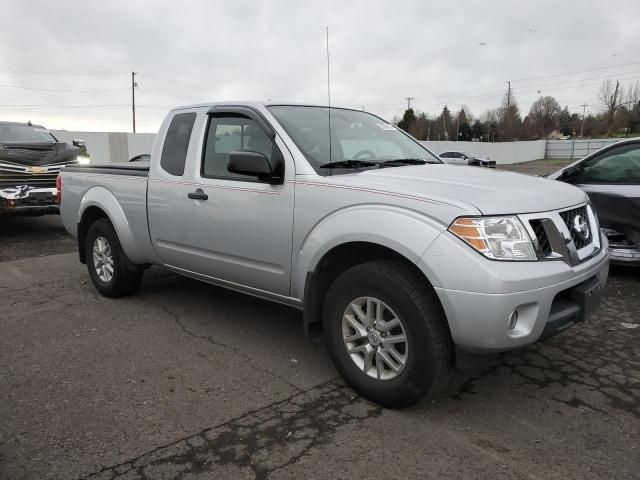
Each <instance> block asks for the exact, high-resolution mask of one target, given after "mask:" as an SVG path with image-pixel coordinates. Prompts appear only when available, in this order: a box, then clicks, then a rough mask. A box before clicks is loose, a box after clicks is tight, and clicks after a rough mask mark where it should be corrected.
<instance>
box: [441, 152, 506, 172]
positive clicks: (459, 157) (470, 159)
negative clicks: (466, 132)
mask: <svg viewBox="0 0 640 480" xmlns="http://www.w3.org/2000/svg"><path fill="white" fill-rule="evenodd" d="M438 156H439V157H440V158H441V159H442V161H443V162H444V163H448V164H450V165H471V166H473V167H488V168H496V162H495V161H494V160H489V159H488V158H483V157H474V156H472V155H469V154H468V153H465V152H443V153H441V154H440V155H438Z"/></svg>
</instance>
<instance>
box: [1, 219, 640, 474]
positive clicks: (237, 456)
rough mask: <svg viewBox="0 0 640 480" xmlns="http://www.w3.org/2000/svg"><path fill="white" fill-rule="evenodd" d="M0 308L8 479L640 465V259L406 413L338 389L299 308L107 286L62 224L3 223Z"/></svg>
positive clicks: (163, 276)
mask: <svg viewBox="0 0 640 480" xmlns="http://www.w3.org/2000/svg"><path fill="white" fill-rule="evenodd" d="M30 229H31V230H33V237H34V238H33V239H32V238H31V235H30V233H29V231H30ZM48 229H51V231H52V233H53V234H54V236H53V239H52V241H51V243H50V244H47V250H46V253H50V254H49V255H45V256H41V255H42V254H43V245H44V244H43V243H42V241H43V238H45V236H44V234H43V233H44V232H46V231H47V230H48ZM36 230H37V232H36ZM12 238H17V239H18V243H19V248H16V247H15V245H13V246H12ZM0 312H1V313H0V387H1V388H0V478H2V479H3V480H4V479H8V480H9V479H11V480H12V479H85V478H90V479H174V478H175V479H191V480H193V479H211V478H214V479H217V478H272V479H290V478H291V479H293V478H296V479H297V478H301V477H308V478H340V479H356V478H465V479H466V478H486V479H496V478H498V479H519V478H533V479H543V478H545V479H546V478H557V479H600V478H614V479H627V478H629V479H630V478H640V451H639V450H640V328H628V327H629V326H630V325H635V324H638V323H640V271H638V270H636V271H634V270H629V269H627V270H625V269H619V268H612V271H611V274H610V279H609V285H608V287H607V290H606V297H605V300H604V303H603V305H602V309H601V310H600V312H599V313H597V314H596V315H595V316H593V317H592V318H590V319H589V320H588V321H587V322H586V323H585V324H582V325H578V326H575V327H573V328H571V329H569V330H568V331H566V332H563V333H561V334H559V335H557V336H556V337H553V338H551V339H549V340H548V341H546V342H544V343H541V344H537V345H533V346H530V347H527V348H524V349H520V350H517V351H514V352H510V353H507V354H503V355H500V356H499V357H495V358H491V359H489V360H488V362H487V363H488V364H484V365H482V366H479V367H478V368H477V369H475V370H470V371H464V372H457V373H456V374H455V375H454V378H453V380H452V382H451V385H450V386H449V388H448V389H447V390H446V391H444V392H443V393H442V394H441V395H440V396H439V397H438V398H437V399H436V400H435V401H432V402H422V403H420V404H418V405H416V406H415V407H412V408H409V409H405V410H400V411H392V410H386V409H382V408H380V407H378V406H377V405H374V404H372V403H370V402H368V401H366V400H364V399H362V398H360V397H358V396H357V395H355V394H354V392H353V391H351V390H350V389H349V388H348V387H346V386H345V385H344V384H343V382H342V381H341V380H340V379H339V378H338V376H337V374H336V372H335V370H334V369H333V367H332V365H331V362H330V360H329V357H328V355H327V353H326V351H325V349H324V346H323V344H322V343H321V342H309V341H307V340H305V339H304V336H303V334H302V324H301V314H300V312H298V311H296V310H293V309H290V308H287V307H284V306H281V305H276V304H272V303H268V302H265V301H262V300H258V299H254V298H250V297H246V296H243V295H240V294H237V293H234V292H229V291H226V290H223V289H220V288H217V287H213V286H210V285H206V284H202V283H199V282H197V281H194V280H190V279H186V278H182V277H179V276H176V275H174V274H172V273H169V272H166V271H164V270H162V269H155V268H154V269H152V270H151V271H149V272H147V274H146V275H145V280H144V282H143V286H142V288H141V290H140V292H139V293H138V294H136V295H134V296H132V297H128V298H125V299H119V300H111V299H107V298H104V297H101V296H100V295H98V294H97V293H96V292H95V290H94V289H93V287H92V285H91V283H90V280H89V277H88V274H87V272H86V270H85V268H84V266H82V265H80V264H79V263H78V261H77V256H76V254H75V253H74V251H73V241H71V240H70V239H69V238H68V237H66V236H65V235H64V234H61V233H60V225H59V218H58V217H42V218H32V219H24V220H20V221H18V219H10V220H8V221H7V219H2V218H0Z"/></svg>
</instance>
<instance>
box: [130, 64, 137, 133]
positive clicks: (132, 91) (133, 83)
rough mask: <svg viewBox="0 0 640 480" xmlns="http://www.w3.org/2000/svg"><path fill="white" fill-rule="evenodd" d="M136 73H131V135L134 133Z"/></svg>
mask: <svg viewBox="0 0 640 480" xmlns="http://www.w3.org/2000/svg"><path fill="white" fill-rule="evenodd" d="M137 86H138V84H137V83H136V72H131V113H132V114H133V133H136V87H137Z"/></svg>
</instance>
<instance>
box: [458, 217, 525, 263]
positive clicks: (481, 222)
mask: <svg viewBox="0 0 640 480" xmlns="http://www.w3.org/2000/svg"><path fill="white" fill-rule="evenodd" d="M449 231H450V232H451V233H453V234H454V235H455V236H456V237H458V238H460V239H461V240H463V241H464V242H466V243H467V244H469V245H470V246H471V247H472V248H473V249H474V250H476V251H478V252H480V253H481V254H483V255H484V256H485V257H487V258H491V259H493V260H536V259H537V257H536V254H535V252H534V250H533V244H532V243H531V239H530V238H529V235H528V234H527V232H526V230H525V229H524V226H523V225H522V223H521V222H520V220H518V219H517V218H516V217H461V218H458V219H456V220H455V221H454V222H453V223H452V224H451V225H450V226H449Z"/></svg>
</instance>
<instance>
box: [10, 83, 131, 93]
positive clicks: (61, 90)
mask: <svg viewBox="0 0 640 480" xmlns="http://www.w3.org/2000/svg"><path fill="white" fill-rule="evenodd" d="M0 87H5V88H18V89H20V90H35V91H39V92H66V93H101V92H119V91H122V90H128V88H127V87H123V88H105V89H95V90H94V89H90V90H74V89H56V88H38V87H23V86H20V85H7V84H4V83H2V84H0Z"/></svg>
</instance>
